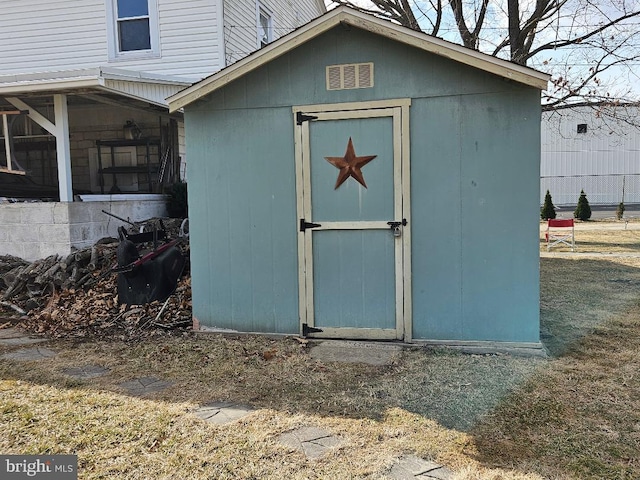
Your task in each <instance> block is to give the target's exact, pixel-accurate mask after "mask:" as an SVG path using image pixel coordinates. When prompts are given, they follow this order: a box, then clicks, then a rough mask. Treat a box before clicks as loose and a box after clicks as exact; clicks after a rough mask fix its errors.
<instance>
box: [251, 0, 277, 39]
mask: <svg viewBox="0 0 640 480" xmlns="http://www.w3.org/2000/svg"><path fill="white" fill-rule="evenodd" d="M263 15H264V16H265V17H267V18H268V19H269V26H268V27H267V38H268V41H267V43H266V44H265V45H268V44H270V43H271V42H273V41H274V40H275V38H274V36H273V12H272V11H271V10H269V9H268V8H267V7H265V6H264V5H263V4H262V3H260V2H256V40H257V46H258V48H262V47H264V46H265V45H263V44H262V39H261V38H260V32H261V30H262V24H261V23H260V17H262V16H263Z"/></svg>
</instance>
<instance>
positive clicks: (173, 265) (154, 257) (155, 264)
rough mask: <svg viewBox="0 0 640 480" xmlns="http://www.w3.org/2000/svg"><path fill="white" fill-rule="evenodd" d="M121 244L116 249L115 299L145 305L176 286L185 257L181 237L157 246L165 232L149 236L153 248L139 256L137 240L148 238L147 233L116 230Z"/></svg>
mask: <svg viewBox="0 0 640 480" xmlns="http://www.w3.org/2000/svg"><path fill="white" fill-rule="evenodd" d="M118 233H119V234H120V244H119V245H118V250H117V259H118V266H117V267H115V268H114V269H113V271H114V272H116V273H117V274H118V280H117V283H118V302H119V303H120V304H126V305H144V304H146V303H151V302H153V301H155V300H158V301H164V300H166V299H167V298H168V297H169V296H170V295H171V294H172V293H173V292H174V291H175V289H176V287H177V285H178V280H179V279H180V275H182V271H183V269H184V266H185V263H186V259H185V257H184V255H183V254H182V251H181V250H180V248H179V243H180V242H181V241H182V239H175V240H171V241H167V242H165V243H163V244H161V245H159V246H158V245H157V239H158V238H164V237H165V235H164V232H162V233H158V232H156V233H155V234H154V235H152V238H153V240H154V249H153V250H152V251H150V252H149V253H146V254H144V255H142V256H141V255H140V253H139V252H138V247H136V243H141V242H146V241H149V238H148V236H139V235H140V234H138V236H136V235H127V233H126V231H125V230H124V228H122V227H121V229H119V230H118Z"/></svg>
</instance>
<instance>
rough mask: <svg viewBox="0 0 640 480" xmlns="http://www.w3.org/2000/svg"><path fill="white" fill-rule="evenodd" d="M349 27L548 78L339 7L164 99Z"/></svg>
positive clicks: (211, 86) (189, 95) (187, 96)
mask: <svg viewBox="0 0 640 480" xmlns="http://www.w3.org/2000/svg"><path fill="white" fill-rule="evenodd" d="M340 24H346V25H351V26H353V27H356V28H360V29H362V30H367V31H369V32H372V33H375V34H377V35H381V36H383V37H387V38H390V39H392V40H395V41H398V42H402V43H404V44H406V45H410V46H412V47H415V48H419V49H422V50H424V51H427V52H430V53H433V54H436V55H440V56H442V57H445V58H449V59H451V60H455V61H457V62H460V63H463V64H465V65H469V66H472V67H475V68H478V69H480V70H484V71H486V72H490V73H493V74H495V75H499V76H501V77H504V78H507V79H510V80H513V81H516V82H519V83H522V84H524V85H528V86H531V87H535V88H538V89H540V90H544V89H545V88H547V82H548V81H549V78H550V75H548V74H546V73H543V72H539V71H537V70H534V69H532V68H528V67H525V66H522V65H518V64H516V63H512V62H509V61H507V60H502V59H500V58H496V57H492V56H491V55H487V54H484V53H481V52H477V51H475V50H471V49H469V48H466V47H463V46H461V45H456V44H454V43H451V42H448V41H446V40H442V39H440V38H437V37H433V36H431V35H427V34H425V33H421V32H417V31H415V30H411V29H409V28H406V27H403V26H400V25H397V24H395V23H391V22H389V21H388V20H383V19H380V18H377V17H374V16H373V15H369V14H366V13H362V12H359V11H357V10H354V9H351V8H348V7H344V6H341V7H338V8H336V9H334V10H331V11H329V12H328V13H326V14H324V15H322V16H320V17H318V18H316V19H315V20H313V21H311V22H309V23H307V24H306V25H304V26H302V27H300V28H298V29H297V30H295V31H293V32H291V33H290V34H288V35H285V36H283V37H280V38H279V39H278V40H276V41H275V42H273V43H271V44H269V45H267V46H266V47H264V48H262V49H260V50H258V51H256V52H254V53H253V54H251V55H249V56H247V57H245V58H243V59H242V60H240V61H238V62H236V63H234V64H233V65H230V66H228V67H226V68H224V69H222V70H220V71H219V72H217V73H215V74H213V75H211V76H209V77H207V78H205V79H203V80H201V81H199V82H197V83H194V84H193V85H191V86H190V87H187V88H185V89H184V90H182V91H180V92H178V93H176V94H175V95H172V96H171V97H169V98H168V99H167V101H168V102H169V111H171V112H174V111H176V110H178V109H180V108H182V107H185V106H186V105H189V104H190V103H192V102H195V101H196V100H198V99H199V98H202V97H204V96H205V95H208V94H209V93H211V92H214V91H215V90H217V89H219V88H221V87H223V86H225V85H227V84H228V83H230V82H232V81H234V80H236V79H237V78H240V77H242V76H243V75H245V74H247V73H249V72H251V71H253V70H255V69H257V68H259V67H261V66H262V65H264V64H266V63H268V62H270V61H271V60H274V59H276V58H278V57H280V56H282V55H284V54H286V53H288V52H289V51H291V50H293V49H295V48H297V47H299V46H300V45H302V44H304V43H305V42H308V41H309V40H311V39H313V38H315V37H317V36H319V35H321V34H323V33H325V32H326V31H328V30H330V29H332V28H334V27H335V26H337V25H340Z"/></svg>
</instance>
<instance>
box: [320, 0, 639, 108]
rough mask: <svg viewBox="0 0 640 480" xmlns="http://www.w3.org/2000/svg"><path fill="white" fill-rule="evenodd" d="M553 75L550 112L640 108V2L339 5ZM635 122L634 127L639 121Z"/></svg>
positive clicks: (399, 0) (380, 1)
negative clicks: (562, 108) (578, 107)
mask: <svg viewBox="0 0 640 480" xmlns="http://www.w3.org/2000/svg"><path fill="white" fill-rule="evenodd" d="M332 3H333V4H335V5H346V6H349V7H352V8H355V9H357V10H360V11H364V12H367V13H371V14H374V15H377V16H379V17H382V18H385V19H388V20H390V21H392V22H395V23H398V24H400V25H403V26H406V27H409V28H412V29H414V30H418V31H422V32H424V33H427V34H430V35H434V36H440V37H443V38H445V39H447V40H451V41H455V42H457V43H461V44H462V45H464V46H465V47H468V48H471V49H474V50H478V51H482V52H484V53H487V54H489V55H493V56H495V57H499V58H504V59H507V60H510V61H512V62H514V63H517V64H520V65H525V66H530V67H532V68H537V69H539V70H543V71H546V72H548V73H550V74H551V75H552V80H551V82H550V86H549V88H548V90H546V91H545V92H544V93H543V100H542V103H543V108H544V109H547V110H548V109H554V108H556V107H560V106H566V105H578V104H580V105H582V106H584V105H595V104H597V105H598V108H599V109H600V110H599V111H600V113H601V114H603V115H606V114H607V109H608V107H611V108H612V109H613V110H611V112H615V114H616V115H619V114H620V109H619V108H616V107H617V106H619V105H620V104H628V103H637V102H638V94H639V92H638V91H637V90H636V91H634V90H633V88H631V84H632V83H633V82H636V83H637V85H638V87H637V89H638V90H640V77H639V76H638V73H637V71H636V70H634V67H636V68H637V69H638V70H640V66H639V63H640V0H444V3H443V1H442V0H369V1H368V2H363V0H332ZM632 120H633V119H631V120H630V121H632Z"/></svg>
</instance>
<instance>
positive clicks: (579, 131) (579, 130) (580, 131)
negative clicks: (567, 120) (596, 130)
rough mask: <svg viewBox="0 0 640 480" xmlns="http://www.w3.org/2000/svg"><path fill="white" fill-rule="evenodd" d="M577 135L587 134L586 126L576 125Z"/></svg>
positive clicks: (583, 124) (584, 124)
mask: <svg viewBox="0 0 640 480" xmlns="http://www.w3.org/2000/svg"><path fill="white" fill-rule="evenodd" d="M578 133H587V124H586V123H579V124H578Z"/></svg>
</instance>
